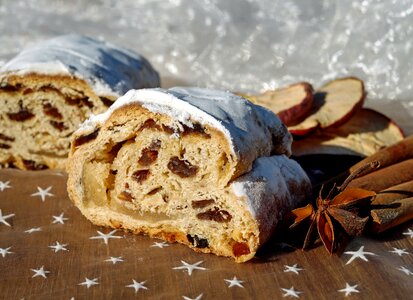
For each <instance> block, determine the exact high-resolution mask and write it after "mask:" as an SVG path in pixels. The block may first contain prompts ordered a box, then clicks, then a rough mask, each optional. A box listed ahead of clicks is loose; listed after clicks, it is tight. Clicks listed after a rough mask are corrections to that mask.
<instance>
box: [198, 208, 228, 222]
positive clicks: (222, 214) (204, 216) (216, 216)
mask: <svg viewBox="0 0 413 300" xmlns="http://www.w3.org/2000/svg"><path fill="white" fill-rule="evenodd" d="M196 217H197V218H198V219H200V220H207V221H215V222H218V223H228V222H229V221H231V219H232V216H231V214H230V213H229V212H227V211H226V210H220V209H219V208H218V207H216V206H215V207H214V208H213V209H209V210H207V211H204V212H201V213H198V214H197V215H196Z"/></svg>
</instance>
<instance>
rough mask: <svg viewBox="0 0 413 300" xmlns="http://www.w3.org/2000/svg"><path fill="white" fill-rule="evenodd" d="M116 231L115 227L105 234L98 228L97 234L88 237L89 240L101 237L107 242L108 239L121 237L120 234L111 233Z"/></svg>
mask: <svg viewBox="0 0 413 300" xmlns="http://www.w3.org/2000/svg"><path fill="white" fill-rule="evenodd" d="M116 231H117V230H116V229H115V230H112V231H111V232H109V233H107V234H105V233H102V232H100V231H99V230H97V233H98V234H99V235H97V236H92V237H90V239H91V240H96V239H102V240H104V242H105V244H107V243H108V242H109V239H121V238H122V237H121V236H118V235H113V234H114V233H115V232H116Z"/></svg>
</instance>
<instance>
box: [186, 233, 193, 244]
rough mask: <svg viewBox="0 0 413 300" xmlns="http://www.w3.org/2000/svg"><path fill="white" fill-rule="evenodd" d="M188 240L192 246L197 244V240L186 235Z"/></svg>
mask: <svg viewBox="0 0 413 300" xmlns="http://www.w3.org/2000/svg"><path fill="white" fill-rule="evenodd" d="M186 238H187V239H188V242H190V243H191V244H192V245H193V244H194V243H195V240H194V238H193V237H192V235H190V234H187V235H186Z"/></svg>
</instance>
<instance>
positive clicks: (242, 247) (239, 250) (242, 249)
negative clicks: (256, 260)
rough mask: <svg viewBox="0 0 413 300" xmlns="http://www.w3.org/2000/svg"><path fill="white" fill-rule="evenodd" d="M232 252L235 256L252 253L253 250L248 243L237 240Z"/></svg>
mask: <svg viewBox="0 0 413 300" xmlns="http://www.w3.org/2000/svg"><path fill="white" fill-rule="evenodd" d="M232 253H233V254H234V256H235V257H239V256H241V255H246V254H250V253H251V250H250V248H249V247H248V245H247V243H240V242H235V244H234V245H232Z"/></svg>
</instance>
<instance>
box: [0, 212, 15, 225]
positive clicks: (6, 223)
mask: <svg viewBox="0 0 413 300" xmlns="http://www.w3.org/2000/svg"><path fill="white" fill-rule="evenodd" d="M14 216H15V214H9V215H6V216H3V213H2V211H1V209H0V223H3V224H4V225H6V226H9V227H10V226H11V225H10V224H9V222H7V221H6V220H7V219H10V218H12V217H14Z"/></svg>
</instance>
